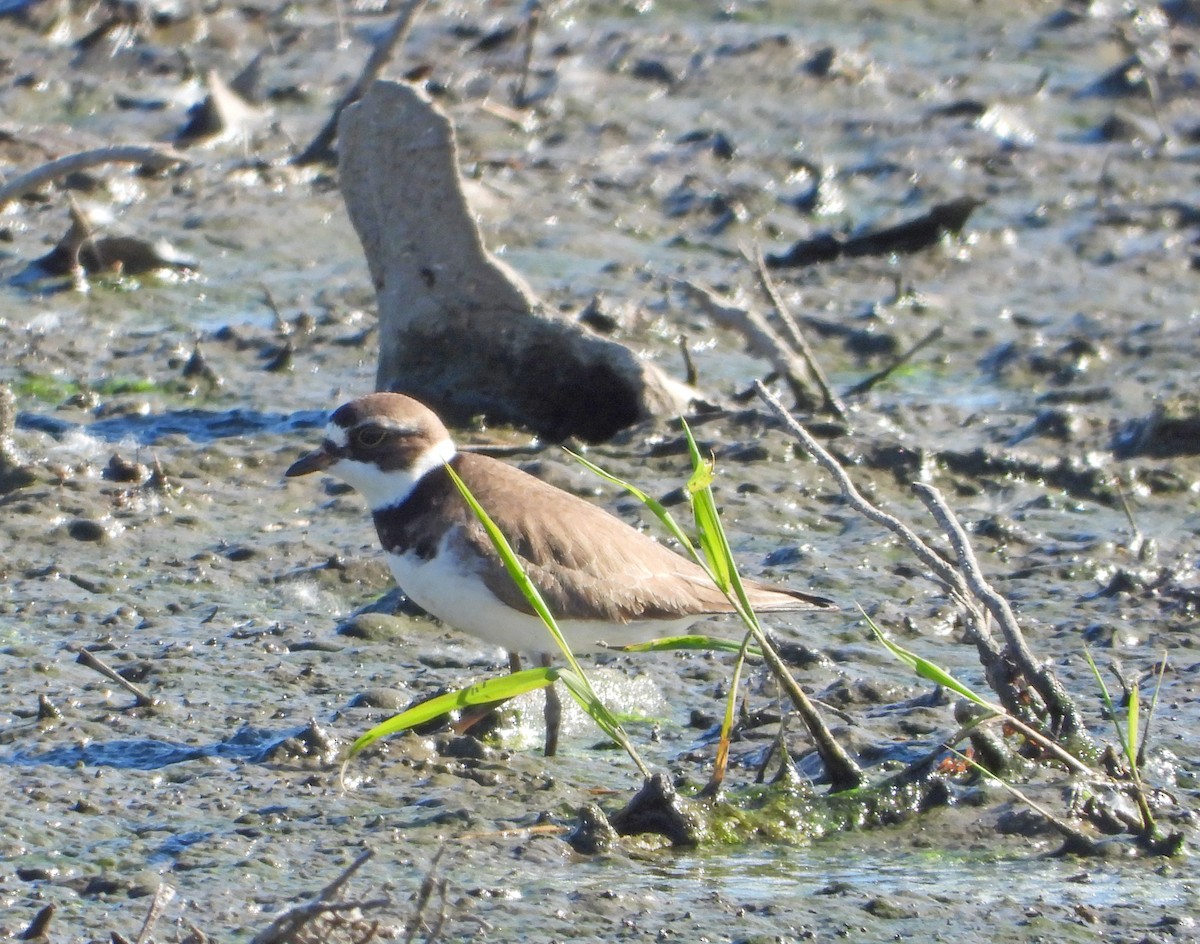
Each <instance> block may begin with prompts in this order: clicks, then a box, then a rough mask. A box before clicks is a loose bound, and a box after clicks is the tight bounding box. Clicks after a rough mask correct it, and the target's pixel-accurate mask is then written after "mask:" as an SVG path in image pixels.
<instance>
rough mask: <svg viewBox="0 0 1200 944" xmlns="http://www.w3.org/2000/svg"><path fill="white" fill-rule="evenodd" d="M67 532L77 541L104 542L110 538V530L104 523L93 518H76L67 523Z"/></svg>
mask: <svg viewBox="0 0 1200 944" xmlns="http://www.w3.org/2000/svg"><path fill="white" fill-rule="evenodd" d="M67 534H69V535H70V536H71V537H73V538H74V539H75V540H76V541H92V542H95V543H102V542H104V541H107V540H108V532H107V531H105V530H104V525H102V524H101V523H100V522H99V521H95V520H93V519H91V518H76V519H75V520H74V521H72V522H71V523H70V524H68V525H67Z"/></svg>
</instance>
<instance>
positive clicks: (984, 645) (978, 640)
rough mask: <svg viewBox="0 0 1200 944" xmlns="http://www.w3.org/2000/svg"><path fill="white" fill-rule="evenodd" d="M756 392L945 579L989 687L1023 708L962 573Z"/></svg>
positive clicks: (860, 508) (848, 492) (858, 499)
mask: <svg viewBox="0 0 1200 944" xmlns="http://www.w3.org/2000/svg"><path fill="white" fill-rule="evenodd" d="M754 388H755V390H756V391H757V392H758V395H759V397H761V398H762V400H763V402H764V403H766V405H767V406H768V407H769V408H770V410H771V412H772V413H774V414H775V415H776V416H777V417H779V419H780V420H782V421H783V424H784V426H785V427H786V428H787V429H788V431H789V432H790V433H791V434H792V435H793V436H794V437H795V438H796V439H797V440H798V441H799V442H800V445H802V446H803V447H804V449H805V451H806V452H807V453H808V454H809V455H810V456H812V457H813V458H814V459H815V460H816V461H817V463H818V464H819V465H820V466H821V467H822V468H824V469H825V471H826V472H828V473H829V474H830V475H831V476H833V480H834V481H835V482H836V483H837V485H838V488H839V489H840V490H841V492H842V497H843V498H844V499H845V500H846V504H847V505H849V506H850V507H851V508H852V509H854V510H855V511H857V512H858V513H859V514H860V515H862V516H863V517H864V518H866V519H867V520H868V521H873V522H875V523H876V524H878V525H881V526H882V527H884V528H887V529H888V530H889V531H891V532H892V533H893V534H895V535H896V536H897V537H899V538H900V540H902V541H903V542H904V543H905V544H906V545H907V546H908V548H909V550H911V551H912V552H913V554H915V555H916V556H917V558H918V560H920V561H921V563H922V564H924V565H925V566H926V567H928V568H929V570H931V571H932V572H933V574H934V575H935V577H936V578H937V580H939V581H941V583H942V585H943V586H945V588H946V591H947V592H948V593H949V594H950V596H951V597H952V598H953V599H954V600H955V601H957V603H958V604H959V605H960V606H961V607H962V608H963V611H964V613H965V615H966V627H967V637H968V638H969V639H970V640H971V641H972V642H973V643H975V648H976V650H977V651H978V653H979V661H980V663H981V664H982V665H983V668H984V672H985V674H986V676H987V680H988V684H989V685H990V686H991V688H992V690H993V691H994V692H996V694H997V695H998V696H999V697H1000V702H1001V704H1003V705H1005V706H1006V707H1010V706H1015V705H1017V704H1018V703H1019V700H1020V692H1019V690H1018V689H1017V688H1016V686H1015V685H1014V684H1013V679H1012V671H1011V669H1010V667H1009V665H1008V663H1007V662H1006V660H1005V658H1004V654H1003V653H1002V651H1001V649H1000V647H999V645H997V643H996V641H995V640H994V639H993V638H992V635H991V630H990V629H989V625H988V619H987V614H986V613H985V612H984V611H983V610H982V609H981V608H980V606H979V605H978V603H977V602H976V600H975V598H974V597H973V596H972V594H971V590H970V588H969V587H968V586H967V582H966V580H965V579H964V578H963V576H962V574H960V573H959V572H958V571H957V570H956V569H955V568H954V566H953V565H952V564H950V563H949V562H948V561H947V560H946V559H945V558H943V557H942V556H941V555H940V554H938V552H937V551H935V550H934V549H933V548H931V547H930V546H929V545H928V544H926V543H925V542H924V541H923V540H922V539H921V538H920V537H919V536H918V535H917V533H916V532H915V531H913V530H912V528H910V527H909V526H908V525H906V524H905V523H904V522H903V521H901V520H900V519H899V518H897V517H896V516H895V515H891V514H888V513H887V512H886V511H884V510H883V509H881V508H878V507H876V506H875V505H873V504H871V503H870V502H869V501H867V499H865V498H864V497H863V496H862V494H861V493H860V492H859V491H858V489H857V488H856V487H855V485H854V482H853V481H851V479H850V476H849V475H848V474H847V473H846V470H845V469H843V468H842V466H841V463H839V462H838V461H837V459H835V458H834V457H833V456H832V455H830V454H829V452H827V451H826V449H825V448H824V447H823V446H822V445H821V444H820V443H819V442H817V441H816V439H814V438H813V436H812V434H811V433H809V431H808V430H807V429H805V428H804V427H803V426H801V425H800V423H799V422H797V421H796V419H795V417H793V416H792V415H791V413H789V412H788V411H787V410H786V409H785V408H784V406H783V404H782V403H780V402H779V400H778V399H776V397H775V396H774V395H773V394H772V393H771V392H770V391H769V390H767V388H766V387H765V386H763V384H762V383H761V382H759V381H755V383H754Z"/></svg>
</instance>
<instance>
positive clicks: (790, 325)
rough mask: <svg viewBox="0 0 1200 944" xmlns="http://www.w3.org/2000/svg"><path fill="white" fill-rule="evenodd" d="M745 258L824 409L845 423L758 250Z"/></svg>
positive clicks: (839, 402) (844, 413)
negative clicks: (777, 316)
mask: <svg viewBox="0 0 1200 944" xmlns="http://www.w3.org/2000/svg"><path fill="white" fill-rule="evenodd" d="M746 257H747V258H748V259H749V260H750V261H751V262H753V263H754V271H755V273H756V274H757V275H758V283H759V285H761V286H762V289H763V291H764V292H766V293H767V297H768V298H769V299H771V304H772V305H774V306H775V311H776V313H777V314H778V315H779V320H780V321H781V322H782V323H783V326H784V327H785V328H786V329H787V331H786V333H787V334H788V335H789V338H788V340H790V341H791V344H792V347H793V348H794V349H795V350H796V351H797V352H798V353H799V354H800V356H801V357H802V358H803V359H804V363H805V366H806V367H807V368H808V373H809V376H810V377H812V379H813V382H814V383H815V384H816V385H817V387H818V389H820V391H821V396H823V397H824V398H825V409H826V410H828V411H829V412H830V413H832V414H833V415H834V416H836V417H837V418H838V419H841V420H846V419H848V418H849V414H848V413H847V411H846V404H844V403H843V402H842V400H841V398H840V397H839V396H838V395H837V394H836V393H835V392H834V390H833V388H832V387H831V386H830V385H829V381H828V380H827V379H826V377H825V372H824V371H823V370H821V365H820V364H819V363H817V357H816V355H815V354H814V353H813V349H812V346H811V345H810V344H809V343H808V339H807V338H806V337H805V336H804V332H802V331H801V330H800V324H799V322H797V321H796V319H795V318H794V317H792V312H791V309H789V308H788V306H787V303H786V302H785V301H784V300H783V296H782V295H780V294H779V289H778V288H777V287H776V285H775V280H774V279H773V278H771V273H770V271H769V270H768V269H767V264H766V262H765V261H764V260H763V255H762V250H761V249H760V248H759V247H758V246H757V245H755V247H754V249H753V251H752V252H751V253H746Z"/></svg>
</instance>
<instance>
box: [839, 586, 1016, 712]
mask: <svg viewBox="0 0 1200 944" xmlns="http://www.w3.org/2000/svg"><path fill="white" fill-rule="evenodd" d="M858 611H859V612H860V613H862V615H863V619H865V620H866V621H867V626H869V627H870V628H871V632H872V633H874V634H875V638H876V639H877V640H879V642H881V643H883V647H884V648H885V649H887V651H888V652H890V653H891V654H892V655H893V656H895V657H896V658H897V659H899V660H900V661H901V662H903V663H904V664H905V665H907V666H908V667H909V668H910V669H912V670H913V671H914V672H916V673H917V675H919V676H921V678H924V679H928V680H929V681H931V682H933V683H934V684H936V685H940V686H942V687H943V688H948V689H950V690H951V691H952V692H957V693H958V694H959V695H962V697H963V698H965V699H967V700H968V701H973V702H974V703H975V704H977V705H979V707H981V708H986V709H987V710H988V711H991V712H993V713H995V714H998V715H1003V714H1006V712H1005V711H1004V709H1003V708H1001V707H1000V706H999V705H996V704H994V703H992V702H990V701H988V700H987V699H986V698H984V697H983V696H982V695H980V694H978V693H977V692H975V691H974V690H972V689H971V688H969V687H968V686H967V685H964V684H963V683H962V682H960V681H959V680H958V679H956V678H955V677H954V676H953V675H951V674H950V673H949V672H947V671H946V670H945V669H943V668H942V667H941V666H940V665H937V664H936V663H933V662H930V661H929V660H928V659H923V658H921V656H919V655H917V654H916V653H915V652H911V651H910V650H908V649H905V648H904V647H903V646H901V645H900V644H899V643H896V642H893V641H892V640H890V639H888V637H887V636H885V635H884V634H883V630H881V629H880V628H879V627H878V626H877V625H876V624H875V621H874V620H873V619H871V617H869V616H868V615H867V612H866V610H864V609H863V608H862V607H861V606H860V607H859V608H858Z"/></svg>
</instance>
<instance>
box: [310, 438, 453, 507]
mask: <svg viewBox="0 0 1200 944" xmlns="http://www.w3.org/2000/svg"><path fill="white" fill-rule="evenodd" d="M455 451H456V450H455V448H454V443H453V441H452V440H450V439H443V440H441V441H440V442H436V443H434V444H433V445H432V446H430V447H429V448H428V449H426V450H425V451H424V452H423V453H421V454H420V455H419V456H417V458H416V461H414V462H413V464H412V465H411V466H410V467H409V468H407V469H392V470H391V471H390V472H384V471H383V470H382V469H380V468H379V466H377V465H376V464H375V463H374V462H358V461H357V460H355V459H339V460H338V461H337V462H335V463H334V464H333V465H331V466H330V467H329V468H328V469H327V470H326V471H328V472H329V474H330V475H336V476H337V477H338V478H339V479H341V480H342V481H343V482H345V483H346V484H347V485H351V486H353V487H354V488H355V489H357V490H358V491H359V492H360V493H361V494H362V497H363V498H365V499H366V500H367V505H368V506H369V507H370V509H371V510H372V511H381V510H383V509H384V508H391V507H393V506H395V505H399V504H402V503H403V502H404V500H405V499H406V498H408V496H409V495H411V494H412V492H413V489H414V488H416V487H417V483H418V482H419V481H421V479H422V478H424V477H425V476H426V475H427V474H428V473H430V472H432V471H433V470H434V469H437V468H440V467H441V466H442V465H444V464H445V463H447V462H449V461H450V460H451V459H453V458H454V453H455Z"/></svg>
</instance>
